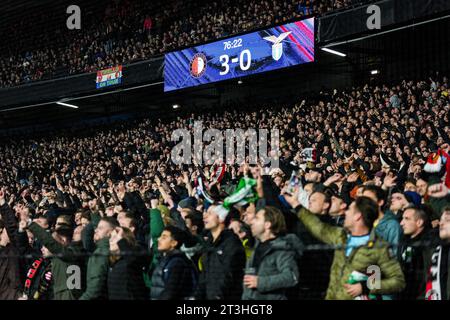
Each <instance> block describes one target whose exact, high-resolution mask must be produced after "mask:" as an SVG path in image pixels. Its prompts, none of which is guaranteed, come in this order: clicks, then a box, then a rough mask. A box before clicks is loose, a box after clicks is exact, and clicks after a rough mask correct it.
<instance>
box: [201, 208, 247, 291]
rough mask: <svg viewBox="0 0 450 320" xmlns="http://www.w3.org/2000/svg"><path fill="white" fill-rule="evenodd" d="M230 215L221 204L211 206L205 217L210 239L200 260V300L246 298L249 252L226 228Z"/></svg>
mask: <svg viewBox="0 0 450 320" xmlns="http://www.w3.org/2000/svg"><path fill="white" fill-rule="evenodd" d="M227 215H228V210H227V209H225V208H224V207H223V206H221V205H211V206H210V207H209V208H208V211H207V212H206V213H204V215H203V221H204V223H205V229H206V230H208V231H209V233H210V237H209V239H208V240H207V243H206V249H205V252H204V254H203V255H202V257H201V258H200V263H201V266H202V272H201V274H200V280H199V285H198V290H197V292H196V298H197V299H207V300H239V299H240V297H241V295H242V289H243V288H242V280H243V276H244V267H245V251H244V247H243V246H242V243H241V241H240V240H239V238H238V236H236V235H235V234H234V232H233V231H232V230H228V229H225V218H226V217H227Z"/></svg>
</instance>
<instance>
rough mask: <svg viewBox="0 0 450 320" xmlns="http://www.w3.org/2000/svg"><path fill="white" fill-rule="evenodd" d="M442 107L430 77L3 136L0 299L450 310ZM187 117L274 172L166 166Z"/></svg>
mask: <svg viewBox="0 0 450 320" xmlns="http://www.w3.org/2000/svg"><path fill="white" fill-rule="evenodd" d="M449 109H450V97H449V83H448V78H446V77H438V76H435V77H434V79H431V78H430V79H429V80H426V81H418V82H415V81H406V80H405V81H402V82H401V83H399V84H397V85H395V86H386V85H384V86H376V87H371V86H368V85H366V86H364V87H360V88H354V89H352V90H349V91H342V92H340V91H337V90H334V91H333V92H321V94H320V95H319V96H318V97H317V98H314V99H311V98H308V99H305V100H303V101H302V102H300V103H298V104H297V105H295V106H278V107H273V106H265V107H260V108H259V109H258V110H256V111H253V112H252V111H243V110H242V109H240V110H234V111H230V110H228V111H224V112H222V113H216V114H213V113H211V114H207V113H203V114H189V115H186V116H177V117H176V118H172V119H166V120H161V119H159V120H158V119H143V120H139V121H138V122H130V123H128V124H127V125H120V126H116V127H114V126H112V127H110V128H98V129H95V130H94V131H93V132H92V131H91V132H76V131H75V132H72V133H71V134H68V133H67V132H65V133H64V134H63V133H61V134H58V133H54V134H52V135H50V136H47V137H45V138H40V139H37V138H33V139H31V138H30V139H15V140H13V141H9V142H3V143H2V144H0V164H1V165H0V186H1V188H0V215H1V220H0V299H30V300H32V299H86V300H92V299H241V298H242V299H249V300H252V299H258V300H261V299H286V298H289V299H323V298H327V299H449V298H450V295H449V290H450V286H449V285H448V284H449V281H450V280H449V279H450V277H449V267H450V265H449V263H448V262H449V252H450V201H449V200H450V198H449V188H450V161H449V151H450V146H449V143H450V136H449V134H450V132H449V129H450V121H449ZM196 120H201V121H202V125H203V127H204V129H205V130H206V129H207V128H215V129H219V130H225V129H228V128H234V129H236V128H242V129H247V128H256V129H259V128H268V129H275V128H276V129H279V131H280V152H279V155H280V157H279V163H280V165H279V168H278V169H271V170H270V169H269V168H266V167H264V166H261V165H251V164H249V163H235V164H223V163H220V161H217V162H216V163H215V164H214V165H202V166H199V165H195V164H190V165H188V164H186V165H175V164H174V163H173V161H172V159H171V150H172V148H173V146H174V145H175V143H176V142H175V141H171V135H172V132H173V131H174V130H175V129H180V128H188V129H193V124H194V121H196ZM305 150H314V152H312V153H310V154H309V155H306V153H305ZM272 151H274V150H272ZM370 266H372V267H373V266H378V267H379V272H380V274H378V275H379V277H378V276H376V277H374V279H379V281H380V282H379V283H376V281H375V283H372V282H370V281H369V282H367V281H366V279H367V277H368V276H370V275H371V272H373V270H372V271H371V270H369V269H368V268H369V267H370Z"/></svg>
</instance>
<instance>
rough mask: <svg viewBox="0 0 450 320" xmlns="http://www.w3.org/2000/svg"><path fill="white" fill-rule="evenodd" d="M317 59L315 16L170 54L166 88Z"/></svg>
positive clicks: (186, 86)
mask: <svg viewBox="0 0 450 320" xmlns="http://www.w3.org/2000/svg"><path fill="white" fill-rule="evenodd" d="M313 61H314V18H309V19H304V20H301V21H297V22H292V23H288V24H284V25H280V26H276V27H272V28H269V29H265V30H261V31H256V32H252V33H247V34H243V35H238V36H235V37H232V38H228V39H224V40H219V41H215V42H212V43H206V44H202V45H199V46H196V47H191V48H187V49H183V50H179V51H174V52H170V53H167V54H166V55H165V59H164V91H165V92H168V91H173V90H178V89H183V88H188V87H193V86H198V85H202V84H208V83H212V82H217V81H223V80H228V79H233V78H240V77H244V76H248V75H252V74H257V73H261V72H266V71H272V70H276V69H281V68H286V67H291V66H295V65H299V64H304V63H308V62H313Z"/></svg>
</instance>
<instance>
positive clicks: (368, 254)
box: [285, 194, 405, 300]
mask: <svg viewBox="0 0 450 320" xmlns="http://www.w3.org/2000/svg"><path fill="white" fill-rule="evenodd" d="M285 197H286V199H287V200H288V201H289V203H290V204H291V206H292V207H293V208H296V210H297V211H298V217H299V219H300V220H301V221H302V222H303V224H304V225H305V226H306V228H307V229H308V231H309V232H311V234H312V235H313V236H315V237H316V238H318V239H320V240H321V241H323V242H325V243H326V244H330V245H335V246H336V250H335V253H334V260H333V264H332V266H331V275H330V283H329V286H328V290H327V295H326V299H327V300H350V299H355V298H357V299H358V298H360V297H361V296H363V295H364V296H366V295H378V296H379V295H382V294H395V293H398V292H400V291H401V290H403V288H404V287H405V279H404V275H403V272H402V270H401V267H400V264H399V263H398V261H397V260H396V258H395V254H394V252H393V250H392V248H390V247H389V245H388V243H386V242H385V241H384V240H382V239H381V238H379V237H378V236H377V235H376V233H375V232H373V223H374V221H375V220H376V219H377V218H378V205H377V204H376V203H375V202H374V201H373V200H372V199H370V198H367V197H364V196H362V197H358V198H357V199H356V200H355V201H354V202H353V203H352V204H351V205H350V207H349V209H348V210H347V211H346V212H345V221H344V228H340V227H334V226H331V225H329V224H327V223H323V222H321V221H320V220H319V218H318V217H317V216H315V215H314V214H312V213H311V212H309V211H308V210H307V209H305V208H303V207H301V206H300V204H299V203H298V201H297V197H296V195H295V194H294V196H288V195H286V196H285ZM373 272H375V273H373ZM356 274H359V275H361V274H363V275H368V274H372V276H370V278H369V279H372V278H375V281H374V282H371V281H366V279H365V278H364V277H363V278H362V279H361V280H359V281H356V283H354V279H352V278H353V276H354V275H356Z"/></svg>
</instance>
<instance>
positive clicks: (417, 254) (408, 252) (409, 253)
mask: <svg viewBox="0 0 450 320" xmlns="http://www.w3.org/2000/svg"><path fill="white" fill-rule="evenodd" d="M400 225H401V226H402V228H403V238H402V240H401V241H400V248H399V250H398V254H399V260H400V263H401V266H402V269H403V273H404V275H405V281H406V287H405V289H404V290H403V292H402V293H401V294H400V295H399V299H401V300H424V299H425V284H426V279H427V272H428V268H429V267H430V263H431V255H432V254H433V249H434V248H435V246H436V244H437V234H436V233H435V232H433V230H430V228H429V226H430V221H429V218H428V216H427V214H426V213H425V211H423V210H421V209H419V208H416V207H410V208H407V209H406V210H405V212H404V213H403V218H402V221H401V223H400Z"/></svg>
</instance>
